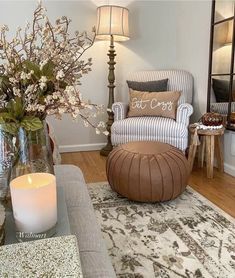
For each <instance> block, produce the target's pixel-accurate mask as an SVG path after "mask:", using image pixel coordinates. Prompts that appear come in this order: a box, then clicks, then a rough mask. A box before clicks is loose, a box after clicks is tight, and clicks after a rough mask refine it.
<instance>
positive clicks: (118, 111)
mask: <svg viewBox="0 0 235 278" xmlns="http://www.w3.org/2000/svg"><path fill="white" fill-rule="evenodd" d="M112 111H113V113H114V121H118V120H124V119H125V118H126V116H127V111H128V104H127V103H123V102H115V103H114V104H113V105H112Z"/></svg>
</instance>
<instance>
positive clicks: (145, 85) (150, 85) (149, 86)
mask: <svg viewBox="0 0 235 278" xmlns="http://www.w3.org/2000/svg"><path fill="white" fill-rule="evenodd" d="M126 82H127V85H128V87H129V88H130V89H132V90H136V91H141V92H163V91H167V83H168V79H167V78H166V79H162V80H154V81H146V82H139V81H129V80H127V81H126Z"/></svg>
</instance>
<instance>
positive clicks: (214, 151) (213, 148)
mask: <svg viewBox="0 0 235 278" xmlns="http://www.w3.org/2000/svg"><path fill="white" fill-rule="evenodd" d="M224 130H225V128H224V127H222V128H219V129H196V126H195V125H190V126H189V131H190V133H191V142H190V147H189V155H188V161H189V165H190V169H191V171H192V169H193V163H194V160H195V155H196V151H197V147H198V146H199V153H198V162H199V167H201V168H202V167H203V164H204V157H205V154H206V168H207V177H208V178H213V166H214V155H216V158H217V163H218V169H219V171H220V172H224V157H223V149H222V145H221V137H222V136H223V134H224ZM199 137H200V140H199Z"/></svg>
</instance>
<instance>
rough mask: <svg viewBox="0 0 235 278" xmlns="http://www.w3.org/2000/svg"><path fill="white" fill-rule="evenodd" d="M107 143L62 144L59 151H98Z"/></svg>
mask: <svg viewBox="0 0 235 278" xmlns="http://www.w3.org/2000/svg"><path fill="white" fill-rule="evenodd" d="M105 145H106V143H95V144H80V145H61V146H59V151H60V153H71V152H85V151H97V150H101V149H102V148H103V147H104V146H105Z"/></svg>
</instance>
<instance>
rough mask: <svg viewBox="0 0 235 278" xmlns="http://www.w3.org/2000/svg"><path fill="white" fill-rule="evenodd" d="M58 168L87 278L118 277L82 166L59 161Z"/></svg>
mask: <svg viewBox="0 0 235 278" xmlns="http://www.w3.org/2000/svg"><path fill="white" fill-rule="evenodd" d="M55 172H56V179H57V185H58V186H62V187H63V188H64V192H65V199H66V204H67V209H68V216H69V222H70V229H71V233H72V234H74V235H76V237H77V239H78V245H79V251H80V258H81V265H82V270H83V275H84V278H95V277H96V278H112V277H116V275H115V272H114V269H113V267H112V264H111V261H110V258H109V256H108V253H107V249H106V246H105V243H104V240H103V238H102V234H101V230H100V227H99V225H98V223H97V220H96V216H95V212H94V209H93V206H92V203H91V199H90V196H89V194H88V190H87V187H86V184H85V181H84V178H83V174H82V172H81V170H80V169H79V168H78V167H76V166H72V165H58V166H55Z"/></svg>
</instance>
